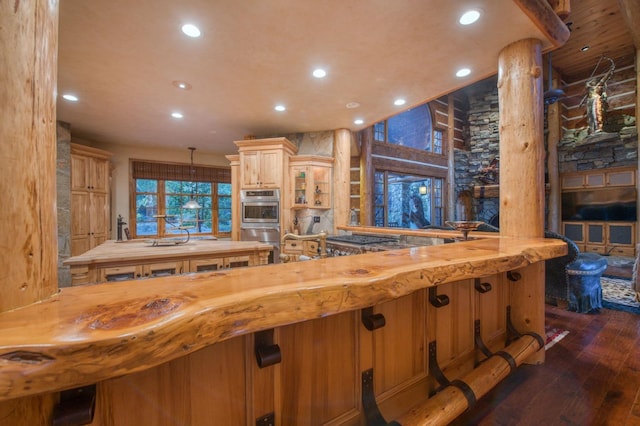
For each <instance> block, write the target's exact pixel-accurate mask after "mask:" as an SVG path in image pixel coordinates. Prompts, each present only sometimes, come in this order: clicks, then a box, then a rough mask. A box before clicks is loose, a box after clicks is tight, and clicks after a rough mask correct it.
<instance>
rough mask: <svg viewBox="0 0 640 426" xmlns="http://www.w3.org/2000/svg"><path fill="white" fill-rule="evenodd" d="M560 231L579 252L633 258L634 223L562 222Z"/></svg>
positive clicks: (634, 244)
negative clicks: (561, 230)
mask: <svg viewBox="0 0 640 426" xmlns="http://www.w3.org/2000/svg"><path fill="white" fill-rule="evenodd" d="M562 229H563V234H564V235H565V236H566V237H567V238H569V239H570V240H572V241H573V242H574V243H576V245H577V246H578V248H579V249H580V251H583V252H592V253H599V254H603V255H615V256H626V257H634V256H635V246H636V243H635V241H636V225H635V222H602V221H600V222H563V223H562Z"/></svg>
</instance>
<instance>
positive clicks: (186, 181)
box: [129, 160, 231, 238]
mask: <svg viewBox="0 0 640 426" xmlns="http://www.w3.org/2000/svg"><path fill="white" fill-rule="evenodd" d="M130 165H131V187H132V188H133V189H134V190H133V191H132V194H131V202H130V206H131V208H132V210H133V211H131V212H130V215H129V217H130V219H129V220H130V222H131V223H130V225H131V227H132V232H131V233H132V236H133V238H162V237H166V236H170V235H172V234H176V233H180V232H181V231H180V228H179V226H182V227H184V226H187V227H189V229H190V231H189V232H190V233H191V235H213V236H216V237H226V236H229V235H230V233H231V169H230V168H225V167H208V166H196V165H189V164H173V163H160V162H151V161H142V160H131V162H130ZM189 200H195V201H197V202H198V204H200V206H201V208H200V209H196V210H191V209H184V208H182V206H183V205H184V204H185V203H186V202H187V201H189ZM160 216H164V217H166V220H165V219H161V218H160Z"/></svg>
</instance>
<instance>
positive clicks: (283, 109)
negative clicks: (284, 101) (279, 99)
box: [273, 105, 287, 112]
mask: <svg viewBox="0 0 640 426" xmlns="http://www.w3.org/2000/svg"><path fill="white" fill-rule="evenodd" d="M273 109H275V110H276V111H280V112H282V111H286V109H287V108H286V107H285V106H284V105H276V106H275V107H274V108H273Z"/></svg>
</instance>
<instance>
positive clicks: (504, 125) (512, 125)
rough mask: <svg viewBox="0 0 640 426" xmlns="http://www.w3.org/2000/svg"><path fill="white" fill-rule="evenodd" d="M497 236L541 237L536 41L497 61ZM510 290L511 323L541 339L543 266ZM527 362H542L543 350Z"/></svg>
mask: <svg viewBox="0 0 640 426" xmlns="http://www.w3.org/2000/svg"><path fill="white" fill-rule="evenodd" d="M498 102H499V105H500V118H499V120H500V233H501V234H502V235H504V236H508V237H543V236H544V203H545V199H544V118H543V115H544V105H543V84H542V53H541V43H540V41H539V40H535V39H526V40H520V41H517V42H515V43H512V44H510V45H508V46H507V47H505V48H504V49H503V50H502V51H501V52H500V55H499V58H498ZM520 273H521V275H522V279H521V280H520V281H518V282H515V283H512V285H511V286H510V289H511V290H510V291H511V294H510V297H511V306H512V310H511V312H512V318H511V320H512V321H513V324H514V325H515V327H516V329H518V330H521V331H523V332H524V331H533V332H535V333H538V334H540V335H544V263H542V262H540V263H537V264H534V265H531V266H528V267H527V268H524V269H523V270H522V271H520ZM528 362H530V363H542V362H544V351H541V352H539V353H538V354H536V356H535V357H533V358H532V359H531V360H528Z"/></svg>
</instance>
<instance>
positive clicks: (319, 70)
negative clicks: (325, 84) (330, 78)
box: [313, 68, 327, 78]
mask: <svg viewBox="0 0 640 426" xmlns="http://www.w3.org/2000/svg"><path fill="white" fill-rule="evenodd" d="M313 76H314V77H315V78H325V77H326V76H327V72H326V71H325V70H323V69H322V68H316V69H315V70H313Z"/></svg>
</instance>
